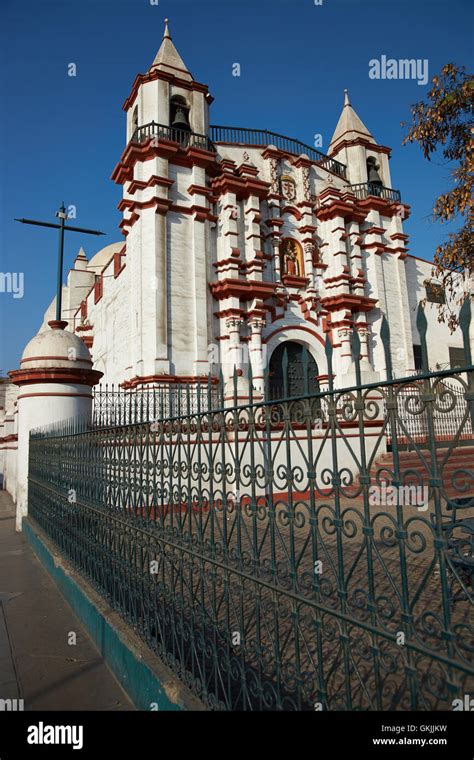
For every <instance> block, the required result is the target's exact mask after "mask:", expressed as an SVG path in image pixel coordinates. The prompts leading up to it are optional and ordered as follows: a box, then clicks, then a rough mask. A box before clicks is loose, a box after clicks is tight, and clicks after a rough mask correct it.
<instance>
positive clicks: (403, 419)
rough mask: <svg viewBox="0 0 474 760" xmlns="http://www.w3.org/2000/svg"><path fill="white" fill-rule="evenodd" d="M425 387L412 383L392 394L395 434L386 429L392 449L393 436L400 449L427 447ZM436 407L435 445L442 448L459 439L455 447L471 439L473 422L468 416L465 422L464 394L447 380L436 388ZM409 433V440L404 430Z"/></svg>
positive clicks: (434, 423)
mask: <svg viewBox="0 0 474 760" xmlns="http://www.w3.org/2000/svg"><path fill="white" fill-rule="evenodd" d="M424 393H425V387H424V383H423V381H417V380H413V382H412V383H405V384H402V385H401V386H400V388H398V389H396V390H395V395H396V399H397V419H398V420H399V422H400V423H401V424H398V426H397V429H396V430H393V431H392V430H391V429H390V425H389V426H388V429H387V442H388V444H389V446H390V445H391V440H392V436H394V435H396V436H397V441H398V444H399V445H400V446H405V447H409V446H410V443H411V441H412V442H415V443H417V444H419V445H422V444H426V442H427V440H428V436H429V432H430V430H429V418H428V414H427V412H426V405H425V403H424ZM436 393H437V399H436V405H435V406H434V408H433V415H432V422H433V431H434V438H435V441H436V444H437V445H438V446H442V445H443V443H444V442H445V441H451V440H453V439H454V438H455V436H456V435H457V436H458V444H459V445H461V444H462V443H463V441H467V442H469V441H471V440H472V439H473V421H472V419H471V417H470V416H468V417H467V419H466V420H464V412H465V404H464V391H463V389H462V388H461V387H460V386H459V385H457V384H456V382H450V381H449V379H446V378H443V379H440V381H439V382H438V383H437V385H436ZM404 429H405V430H408V431H409V432H410V437H408V436H407V435H406V434H405V433H404V432H403V430H404Z"/></svg>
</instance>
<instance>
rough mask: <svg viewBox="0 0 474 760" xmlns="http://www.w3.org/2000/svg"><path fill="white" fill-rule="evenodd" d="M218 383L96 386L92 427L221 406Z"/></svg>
mask: <svg viewBox="0 0 474 760" xmlns="http://www.w3.org/2000/svg"><path fill="white" fill-rule="evenodd" d="M222 394H223V390H222V382H217V383H216V382H215V381H214V382H213V381H207V382H195V383H153V384H149V385H148V384H147V385H144V386H139V387H135V388H122V387H121V386H119V385H113V384H111V385H108V384H105V385H99V386H97V387H96V388H94V389H93V413H92V422H93V424H94V425H95V426H98V427H101V426H109V425H128V424H131V423H134V422H153V421H154V420H157V419H161V420H163V419H166V418H168V417H179V416H180V415H184V414H187V415H190V414H195V413H199V412H203V411H207V410H208V409H212V408H215V407H218V406H221V405H222V399H223V395H222Z"/></svg>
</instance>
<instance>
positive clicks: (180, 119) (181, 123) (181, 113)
mask: <svg viewBox="0 0 474 760" xmlns="http://www.w3.org/2000/svg"><path fill="white" fill-rule="evenodd" d="M171 126H172V127H174V128H175V129H186V130H188V131H189V121H188V116H187V113H186V112H185V110H184V108H181V106H178V108H177V109H176V113H175V116H174V120H173V123H172V125H171Z"/></svg>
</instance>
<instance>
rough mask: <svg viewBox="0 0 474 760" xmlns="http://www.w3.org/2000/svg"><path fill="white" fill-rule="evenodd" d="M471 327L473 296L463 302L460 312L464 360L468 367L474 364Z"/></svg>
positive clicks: (468, 296) (467, 297)
mask: <svg viewBox="0 0 474 760" xmlns="http://www.w3.org/2000/svg"><path fill="white" fill-rule="evenodd" d="M470 326H471V296H470V295H467V296H466V298H465V299H464V301H463V305H462V306H461V309H460V312H459V327H460V328H461V332H462V342H463V348H464V360H465V363H466V366H467V367H470V366H471V364H472V355H471V342H470V336H469V327H470Z"/></svg>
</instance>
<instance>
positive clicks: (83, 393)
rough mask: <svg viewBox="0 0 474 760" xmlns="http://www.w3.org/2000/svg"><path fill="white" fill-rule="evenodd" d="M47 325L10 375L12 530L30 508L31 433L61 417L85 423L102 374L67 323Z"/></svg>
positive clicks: (60, 419)
mask: <svg viewBox="0 0 474 760" xmlns="http://www.w3.org/2000/svg"><path fill="white" fill-rule="evenodd" d="M49 325H50V327H49V328H47V329H46V330H43V331H42V332H40V333H39V334H38V335H36V336H35V337H34V338H33V339H32V340H31V341H30V342H29V343H28V345H27V346H26V348H25V350H24V352H23V356H22V358H21V361H20V369H17V370H14V371H13V372H10V373H9V375H10V377H11V379H12V381H13V382H14V383H15V385H18V386H19V388H20V391H19V394H18V471H17V485H16V509H17V512H16V528H17V530H21V524H22V519H23V517H25V516H26V515H27V512H28V460H29V437H30V431H31V430H33V429H35V428H39V427H43V426H46V425H51V424H52V423H55V422H60V421H62V420H68V419H75V420H84V421H89V420H90V419H91V415H92V386H94V385H96V384H97V383H98V382H99V380H100V378H101V377H102V372H98V371H97V370H94V369H92V359H91V355H90V353H89V350H88V348H87V347H86V346H85V344H84V343H83V341H82V340H81V339H80V338H79V337H78V336H77V335H74V333H72V332H69V331H67V330H65V329H64V327H65V326H66V325H67V322H62V321H61V322H59V321H55V320H53V321H51V322H49Z"/></svg>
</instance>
